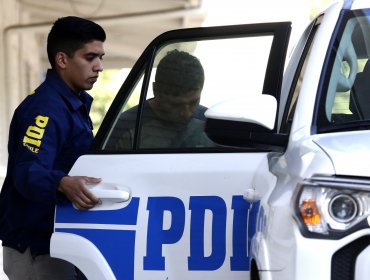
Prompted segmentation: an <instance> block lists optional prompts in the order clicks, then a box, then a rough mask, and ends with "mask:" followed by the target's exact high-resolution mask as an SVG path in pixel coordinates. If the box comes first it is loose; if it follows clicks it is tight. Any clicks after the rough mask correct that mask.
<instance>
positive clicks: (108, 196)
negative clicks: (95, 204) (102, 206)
mask: <svg viewBox="0 0 370 280" xmlns="http://www.w3.org/2000/svg"><path fill="white" fill-rule="evenodd" d="M90 191H91V192H92V193H93V195H95V196H96V197H97V198H100V199H101V200H102V202H104V201H103V200H109V201H111V202H113V203H120V202H125V201H128V200H129V199H130V193H129V192H128V191H124V190H104V189H94V188H93V189H90Z"/></svg>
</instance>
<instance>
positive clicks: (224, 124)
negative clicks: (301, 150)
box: [205, 94, 287, 147]
mask: <svg viewBox="0 0 370 280" xmlns="http://www.w3.org/2000/svg"><path fill="white" fill-rule="evenodd" d="M276 111H277V101H276V99H275V97H273V96H271V95H267V94H258V95H253V96H248V97H243V98H237V99H231V100H226V101H223V102H221V103H218V104H215V105H214V106H212V107H210V108H209V109H208V110H207V111H206V112H205V116H206V118H207V121H206V128H205V131H206V133H207V135H208V137H209V138H210V139H212V141H214V142H215V143H217V144H219V145H225V146H238V147H255V146H259V147H260V146H261V145H263V146H266V145H272V146H284V144H286V142H287V136H285V135H284V136H282V135H277V134H276V133H274V131H273V129H274V126H275V120H276Z"/></svg>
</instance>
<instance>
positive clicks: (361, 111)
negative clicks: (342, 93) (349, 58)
mask: <svg viewBox="0 0 370 280" xmlns="http://www.w3.org/2000/svg"><path fill="white" fill-rule="evenodd" d="M349 109H350V110H351V112H352V113H353V114H354V115H356V116H357V119H360V120H363V119H370V59H369V60H368V61H367V62H366V64H365V67H364V70H363V71H362V72H360V73H358V74H357V76H356V79H355V81H354V84H353V87H352V89H351V94H350V102H349Z"/></svg>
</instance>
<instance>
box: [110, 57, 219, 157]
mask: <svg viewBox="0 0 370 280" xmlns="http://www.w3.org/2000/svg"><path fill="white" fill-rule="evenodd" d="M203 84H204V70H203V67H202V65H201V63H200V61H199V59H198V58H196V57H195V56H193V55H190V54H189V53H187V52H183V51H178V50H173V51H170V52H168V53H167V55H166V56H165V57H164V58H163V59H162V60H161V61H160V62H159V64H158V67H157V71H156V74H155V82H153V94H154V98H152V99H149V100H147V101H145V103H144V105H143V106H144V107H143V112H142V116H141V126H140V139H139V141H138V147H139V148H180V147H210V146H213V145H214V144H213V142H212V141H211V140H210V139H209V138H208V137H207V136H206V134H205V133H204V123H205V122H204V119H205V117H204V111H205V109H206V108H205V107H203V106H200V105H199V102H200V96H201V92H202V89H203ZM137 115H138V106H136V107H134V108H132V109H130V110H128V111H126V112H124V113H122V114H121V116H120V117H119V119H118V121H117V124H116V126H115V128H114V130H113V132H112V135H111V137H110V139H109V142H108V144H107V146H106V149H109V150H112V149H113V150H121V149H132V147H133V139H134V136H135V123H136V118H137Z"/></svg>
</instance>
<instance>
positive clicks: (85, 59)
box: [63, 41, 105, 92]
mask: <svg viewBox="0 0 370 280" xmlns="http://www.w3.org/2000/svg"><path fill="white" fill-rule="evenodd" d="M104 54H105V53H104V47H103V42H101V41H92V42H90V43H86V44H85V45H84V46H83V47H82V48H80V49H78V50H77V51H76V52H75V53H74V55H73V57H68V56H67V55H66V63H65V69H64V70H65V71H64V73H63V79H64V81H65V82H66V83H67V84H68V85H69V87H70V88H71V89H72V90H73V91H74V92H80V91H81V90H90V89H92V87H93V85H94V83H95V82H96V81H97V79H98V76H99V72H101V71H103V64H102V59H103V55H104Z"/></svg>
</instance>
